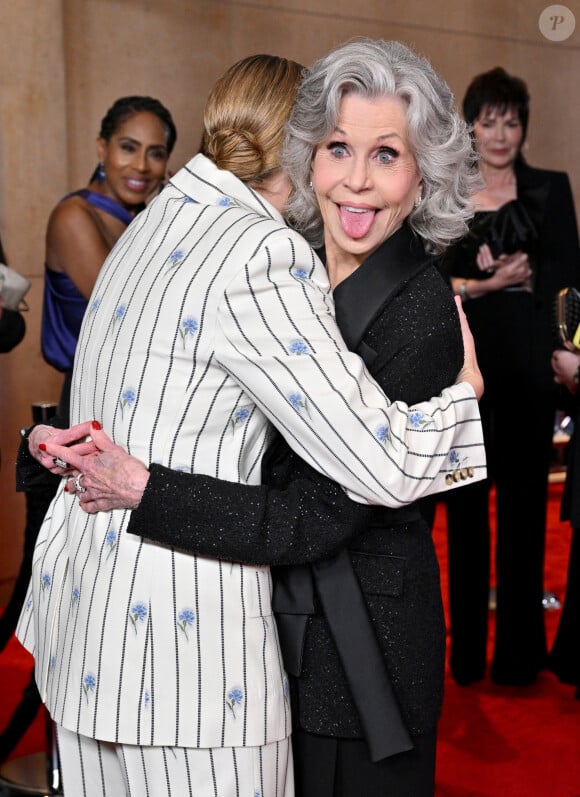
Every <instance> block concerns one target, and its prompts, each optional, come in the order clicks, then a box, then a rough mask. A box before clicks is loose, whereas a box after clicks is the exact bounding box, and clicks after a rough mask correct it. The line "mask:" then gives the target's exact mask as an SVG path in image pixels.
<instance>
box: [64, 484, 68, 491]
mask: <svg viewBox="0 0 580 797" xmlns="http://www.w3.org/2000/svg"><path fill="white" fill-rule="evenodd" d="M64 491H65V493H68V487H67V486H66V484H65V486H64Z"/></svg>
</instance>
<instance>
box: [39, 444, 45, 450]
mask: <svg viewBox="0 0 580 797" xmlns="http://www.w3.org/2000/svg"><path fill="white" fill-rule="evenodd" d="M38 447H39V448H40V450H41V451H46V443H39V444H38Z"/></svg>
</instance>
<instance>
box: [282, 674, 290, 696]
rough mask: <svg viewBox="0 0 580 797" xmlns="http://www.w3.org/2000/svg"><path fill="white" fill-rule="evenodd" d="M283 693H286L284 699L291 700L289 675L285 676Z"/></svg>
mask: <svg viewBox="0 0 580 797" xmlns="http://www.w3.org/2000/svg"><path fill="white" fill-rule="evenodd" d="M282 693H283V695H284V700H285V701H286V703H288V701H289V700H290V683H289V681H288V678H287V676H286V675H285V676H284V680H283V681H282Z"/></svg>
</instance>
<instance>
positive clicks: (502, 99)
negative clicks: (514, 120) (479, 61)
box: [463, 66, 530, 144]
mask: <svg viewBox="0 0 580 797" xmlns="http://www.w3.org/2000/svg"><path fill="white" fill-rule="evenodd" d="M484 108H492V109H493V110H495V111H497V112H498V113H500V114H504V113H506V111H509V110H514V111H515V112H516V113H517V115H518V118H519V120H520V122H521V125H522V144H523V143H524V141H525V139H526V133H527V131H528V118H529V114H530V95H529V93H528V87H527V86H526V84H525V83H524V81H523V80H522V79H521V78H519V77H513V76H512V75H508V73H507V72H506V71H505V69H502V67H501V66H496V67H495V68H494V69H490V71H489V72H483V73H482V74H480V75H477V76H476V77H474V78H473V80H472V81H471V83H470V84H469V86H468V87H467V91H466V92H465V97H464V98H463V116H464V117H465V121H466V122H467V123H468V124H469V125H473V123H474V122H475V120H476V119H477V118H478V116H479V115H480V113H481V111H482V110H483V109H484Z"/></svg>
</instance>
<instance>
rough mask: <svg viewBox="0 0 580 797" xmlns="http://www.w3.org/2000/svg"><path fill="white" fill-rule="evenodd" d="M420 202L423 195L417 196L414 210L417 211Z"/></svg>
mask: <svg viewBox="0 0 580 797" xmlns="http://www.w3.org/2000/svg"><path fill="white" fill-rule="evenodd" d="M422 201H423V194H419V196H418V197H417V199H416V200H415V210H417V208H418V207H419V205H420V204H421V202H422Z"/></svg>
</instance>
